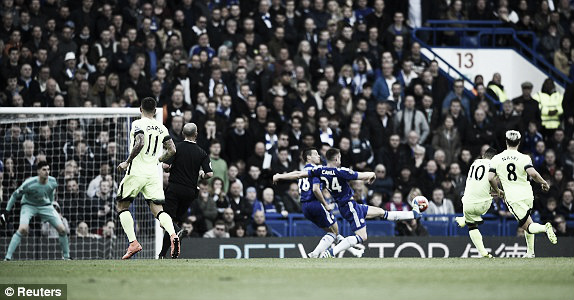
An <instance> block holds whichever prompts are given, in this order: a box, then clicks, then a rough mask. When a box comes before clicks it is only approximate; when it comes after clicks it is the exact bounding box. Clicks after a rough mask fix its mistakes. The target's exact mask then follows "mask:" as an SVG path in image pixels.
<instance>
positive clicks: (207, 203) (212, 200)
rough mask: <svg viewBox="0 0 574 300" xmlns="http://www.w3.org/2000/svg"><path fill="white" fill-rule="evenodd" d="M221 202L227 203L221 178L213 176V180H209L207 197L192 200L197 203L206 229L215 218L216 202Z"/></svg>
mask: <svg viewBox="0 0 574 300" xmlns="http://www.w3.org/2000/svg"><path fill="white" fill-rule="evenodd" d="M221 202H224V203H229V200H228V198H227V196H226V195H225V192H224V190H223V180H221V179H220V178H219V177H214V178H213V180H211V185H210V189H209V197H208V198H205V197H203V198H202V201H195V202H194V203H197V208H199V210H201V213H202V216H203V220H204V221H205V226H206V228H207V229H208V230H209V229H211V227H213V222H214V221H215V220H216V218H217V208H216V203H221ZM192 206H193V204H192Z"/></svg>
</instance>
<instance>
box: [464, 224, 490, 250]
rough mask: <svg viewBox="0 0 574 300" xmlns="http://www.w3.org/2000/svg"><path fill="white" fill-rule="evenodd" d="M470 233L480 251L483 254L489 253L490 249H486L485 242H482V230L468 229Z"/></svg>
mask: <svg viewBox="0 0 574 300" xmlns="http://www.w3.org/2000/svg"><path fill="white" fill-rule="evenodd" d="M468 235H469V236H470V239H471V240H472V243H473V244H474V246H475V247H476V250H478V253H480V255H482V256H485V255H487V254H488V251H486V249H485V248H484V243H483V242H482V234H480V231H478V229H472V230H469V231H468Z"/></svg>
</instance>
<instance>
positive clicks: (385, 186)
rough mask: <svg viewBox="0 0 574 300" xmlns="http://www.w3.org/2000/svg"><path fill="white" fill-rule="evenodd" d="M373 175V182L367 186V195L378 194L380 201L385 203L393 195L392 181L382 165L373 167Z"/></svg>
mask: <svg viewBox="0 0 574 300" xmlns="http://www.w3.org/2000/svg"><path fill="white" fill-rule="evenodd" d="M375 174H376V178H375V181H374V182H373V183H372V184H371V185H370V186H369V194H373V193H375V194H380V195H381V197H382V199H381V201H384V202H387V201H389V200H390V199H391V196H392V193H393V186H394V182H393V179H392V178H391V177H390V175H388V174H387V169H386V168H385V166H384V165H382V164H378V165H376V166H375Z"/></svg>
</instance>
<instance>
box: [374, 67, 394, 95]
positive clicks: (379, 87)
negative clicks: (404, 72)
mask: <svg viewBox="0 0 574 300" xmlns="http://www.w3.org/2000/svg"><path fill="white" fill-rule="evenodd" d="M396 81H397V78H396V77H395V76H394V75H393V64H392V63H390V62H388V63H383V64H382V76H379V78H377V80H376V81H375V84H374V86H373V95H374V96H375V98H376V99H377V101H383V100H387V99H388V98H389V97H390V96H391V88H392V85H393V83H395V82H396Z"/></svg>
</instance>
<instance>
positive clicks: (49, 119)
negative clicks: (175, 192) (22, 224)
mask: <svg viewBox="0 0 574 300" xmlns="http://www.w3.org/2000/svg"><path fill="white" fill-rule="evenodd" d="M140 116H141V113H140V110H139V108H81V107H77V108H55V107H29V108H15V107H2V108H0V161H2V163H3V172H2V176H1V177H2V178H1V179H2V180H1V181H0V207H1V208H5V207H6V204H7V201H8V199H9V198H10V196H11V195H12V193H13V192H14V190H15V189H16V188H17V187H18V186H19V185H20V184H22V182H23V181H24V180H25V179H26V178H28V177H30V176H35V175H36V170H35V167H34V165H35V164H36V163H37V162H38V161H41V160H47V161H48V162H49V163H50V165H51V167H52V169H51V174H50V175H51V176H53V177H55V178H56V180H57V181H58V190H57V192H56V194H57V195H56V197H55V199H56V201H55V203H56V204H55V207H56V209H57V210H59V212H60V214H61V217H62V220H63V222H64V224H65V225H66V226H67V228H69V230H70V248H71V254H72V257H73V258H74V259H117V258H120V257H121V255H122V254H123V252H124V251H125V249H126V247H127V239H126V236H125V234H124V232H123V230H122V228H121V224H120V222H119V218H118V216H117V213H116V209H115V205H116V195H117V192H118V185H119V183H120V181H121V180H122V178H123V176H124V174H125V173H124V172H119V171H118V170H117V166H118V164H119V163H120V162H122V161H124V160H125V159H126V158H127V157H128V155H129V143H130V141H129V132H130V128H131V123H132V122H133V121H134V120H137V119H139V118H140ZM162 116H163V112H162V108H157V111H156V116H155V118H156V120H158V121H160V122H163V119H162ZM160 148H161V150H162V151H163V147H160ZM158 176H159V177H160V178H161V179H162V180H163V171H162V168H161V165H158ZM19 210H20V203H19V202H18V203H17V205H16V206H15V207H14V209H13V212H12V214H11V217H10V222H9V226H8V227H7V228H5V229H0V257H3V255H4V254H5V253H6V249H7V247H8V243H9V242H10V238H11V237H12V235H13V234H14V232H15V230H16V229H17V228H18V224H19V218H20V217H19ZM130 211H131V212H132V215H133V217H134V221H135V223H134V225H135V229H136V235H137V237H138V241H139V242H140V243H141V244H142V246H143V247H144V251H142V252H140V254H138V255H137V257H139V258H157V254H158V253H159V251H160V249H161V246H162V239H163V229H162V228H161V227H160V226H159V222H158V221H157V220H156V219H155V218H154V217H153V215H152V214H151V212H150V210H149V208H148V206H147V204H146V203H145V201H143V199H141V196H139V197H138V198H137V199H136V201H134V203H133V205H132V206H131V207H130ZM41 221H42V220H40V217H34V218H33V219H32V220H31V222H30V232H29V234H28V236H27V237H25V238H23V239H22V243H21V244H20V246H19V247H18V249H17V250H16V252H15V253H14V258H15V259H58V258H61V252H60V249H59V244H58V239H57V238H55V237H57V232H56V231H55V229H54V228H51V226H50V225H49V224H48V223H42V222H41Z"/></svg>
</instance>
